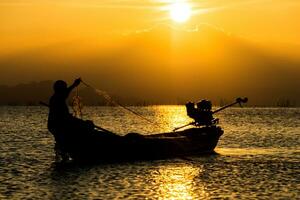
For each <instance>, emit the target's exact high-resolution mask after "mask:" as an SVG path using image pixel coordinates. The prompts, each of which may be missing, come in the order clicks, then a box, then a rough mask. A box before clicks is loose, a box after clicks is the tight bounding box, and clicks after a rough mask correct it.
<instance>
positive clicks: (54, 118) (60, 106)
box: [48, 78, 94, 160]
mask: <svg viewBox="0 0 300 200" xmlns="http://www.w3.org/2000/svg"><path fill="white" fill-rule="evenodd" d="M80 82H81V79H80V78H78V79H76V80H75V81H74V83H73V84H72V85H71V86H70V87H67V83H66V82H65V81H62V80H58V81H56V82H55V83H54V85H53V89H54V94H53V95H52V96H51V98H50V101H49V115H48V129H49V131H50V132H51V133H52V134H53V136H54V138H55V141H56V143H55V153H56V159H59V158H60V157H61V158H62V159H63V160H67V159H68V155H67V151H66V148H67V145H68V142H66V140H67V138H68V139H69V138H76V133H79V132H80V131H79V130H84V129H85V130H87V129H93V128H94V125H93V122H91V121H83V120H81V119H78V118H76V117H73V116H72V115H71V114H70V112H69V108H68V106H67V103H66V100H67V98H68V97H69V95H70V93H71V91H72V90H73V89H74V88H75V87H77V86H78V85H79V84H80ZM70 134H72V136H71V135H70Z"/></svg>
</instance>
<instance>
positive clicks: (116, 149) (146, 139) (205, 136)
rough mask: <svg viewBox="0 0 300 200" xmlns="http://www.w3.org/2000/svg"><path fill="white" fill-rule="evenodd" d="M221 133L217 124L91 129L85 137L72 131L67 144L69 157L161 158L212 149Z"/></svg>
mask: <svg viewBox="0 0 300 200" xmlns="http://www.w3.org/2000/svg"><path fill="white" fill-rule="evenodd" d="M222 134H223V130H222V129H221V128H220V127H219V126H210V127H202V128H190V129H186V130H183V131H176V132H169V133H160V134H153V135H147V136H145V135H140V134H136V133H129V134H127V135H126V136H118V135H116V134H113V133H111V132H105V131H98V130H93V132H92V133H89V134H87V136H85V137H80V136H79V137H77V138H76V137H74V135H73V137H72V138H73V139H72V141H71V140H70V141H69V142H67V144H66V147H67V151H68V153H69V155H70V157H71V158H72V159H73V160H74V161H79V162H105V161H122V160H123V161H124V160H126V161H127V160H149V159H164V158H172V157H181V156H189V155H199V154H204V153H213V152H214V148H215V147H216V146H217V143H218V141H219V138H220V136H221V135H222ZM74 138H76V139H74Z"/></svg>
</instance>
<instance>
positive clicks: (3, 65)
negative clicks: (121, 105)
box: [0, 0, 300, 105]
mask: <svg viewBox="0 0 300 200" xmlns="http://www.w3.org/2000/svg"><path fill="white" fill-rule="evenodd" d="M299 20H300V1H298V0H285V1H283V0H197V1H196V0H190V1H188V0H186V1H185V0H0V85H1V84H6V85H14V84H18V83H26V82H30V81H41V80H56V79H66V80H68V81H72V80H73V79H74V78H75V77H78V76H81V77H82V78H83V79H84V80H85V81H86V82H89V83H91V84H93V85H94V86H96V87H98V88H101V89H104V90H107V91H108V92H110V93H114V94H118V95H121V96H132V97H135V96H138V97H140V98H142V99H149V100H159V101H162V102H164V101H169V100H170V99H198V98H211V99H213V100H214V99H215V100H217V99H220V98H228V99H232V98H234V97H236V96H240V95H244V96H249V97H250V98H251V99H252V102H253V104H261V105H264V104H268V103H270V102H274V101H276V100H277V99H279V98H286V99H290V100H292V101H293V102H296V104H298V105H300V92H299V88H300V51H299V50H300V39H299V36H300V23H299Z"/></svg>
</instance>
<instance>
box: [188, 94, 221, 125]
mask: <svg viewBox="0 0 300 200" xmlns="http://www.w3.org/2000/svg"><path fill="white" fill-rule="evenodd" d="M186 109H187V115H188V116H189V117H191V118H192V119H194V120H195V124H196V125H197V126H211V125H214V124H216V123H217V121H218V119H215V118H214V117H213V112H212V110H211V109H212V104H211V101H209V100H201V101H200V102H198V103H197V108H195V104H194V103H193V102H188V103H187V104H186Z"/></svg>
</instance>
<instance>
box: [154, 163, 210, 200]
mask: <svg viewBox="0 0 300 200" xmlns="http://www.w3.org/2000/svg"><path fill="white" fill-rule="evenodd" d="M200 173H202V169H201V168H198V167H194V166H192V165H184V166H161V167H160V169H159V171H158V173H153V179H154V181H155V183H157V184H158V185H159V187H158V190H159V191H158V195H159V196H158V198H159V199H195V198H196V197H197V196H198V197H199V196H201V197H203V198H205V197H208V193H207V192H206V191H205V187H204V185H203V186H199V185H197V188H195V187H194V183H195V181H194V179H195V178H196V177H198V176H199V174H200Z"/></svg>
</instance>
